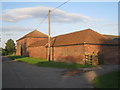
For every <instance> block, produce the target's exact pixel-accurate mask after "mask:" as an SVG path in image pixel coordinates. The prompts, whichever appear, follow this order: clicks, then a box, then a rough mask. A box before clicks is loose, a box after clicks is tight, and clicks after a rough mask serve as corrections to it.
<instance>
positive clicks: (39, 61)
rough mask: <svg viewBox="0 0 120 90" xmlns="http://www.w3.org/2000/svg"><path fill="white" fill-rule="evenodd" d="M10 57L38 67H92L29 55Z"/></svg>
mask: <svg viewBox="0 0 120 90" xmlns="http://www.w3.org/2000/svg"><path fill="white" fill-rule="evenodd" d="M8 57H9V58H11V59H15V60H16V61H20V62H26V63H29V64H33V65H36V66H40V67H53V68H70V69H72V68H85V67H94V66H91V65H81V64H75V63H61V62H54V61H50V62H49V61H47V60H45V59H38V58H31V57H23V56H8Z"/></svg>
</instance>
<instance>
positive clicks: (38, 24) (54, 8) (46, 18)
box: [35, 0, 70, 30]
mask: <svg viewBox="0 0 120 90" xmlns="http://www.w3.org/2000/svg"><path fill="white" fill-rule="evenodd" d="M69 1H70V0H67V1H66V2H64V3H62V4H60V5H59V6H57V7H55V8H54V9H52V10H51V12H53V11H55V10H56V9H57V8H59V7H61V6H63V5H64V4H66V3H68V2H69ZM47 17H48V14H47V15H45V17H44V18H43V19H42V20H41V22H40V23H39V24H38V25H37V27H36V28H35V30H36V29H38V27H39V26H40V25H41V24H42V23H43V22H44V21H45V20H46V19H47Z"/></svg>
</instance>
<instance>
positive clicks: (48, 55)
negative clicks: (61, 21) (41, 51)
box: [48, 10, 50, 62]
mask: <svg viewBox="0 0 120 90" xmlns="http://www.w3.org/2000/svg"><path fill="white" fill-rule="evenodd" d="M48 61H49V62H50V10H49V11H48Z"/></svg>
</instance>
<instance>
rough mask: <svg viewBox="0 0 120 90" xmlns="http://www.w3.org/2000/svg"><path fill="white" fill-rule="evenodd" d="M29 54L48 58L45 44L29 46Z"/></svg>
mask: <svg viewBox="0 0 120 90" xmlns="http://www.w3.org/2000/svg"><path fill="white" fill-rule="evenodd" d="M28 52H29V56H30V57H34V58H43V59H46V58H47V57H46V55H47V54H46V48H45V47H44V46H39V47H29V48H28Z"/></svg>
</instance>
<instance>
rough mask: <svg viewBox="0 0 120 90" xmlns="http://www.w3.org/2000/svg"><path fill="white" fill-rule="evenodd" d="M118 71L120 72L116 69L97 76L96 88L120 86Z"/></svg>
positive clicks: (94, 81)
mask: <svg viewBox="0 0 120 90" xmlns="http://www.w3.org/2000/svg"><path fill="white" fill-rule="evenodd" d="M118 73H120V71H114V72H110V73H107V74H104V75H101V76H98V77H96V78H95V80H93V83H94V85H95V88H120V82H119V81H120V78H119V75H118Z"/></svg>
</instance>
